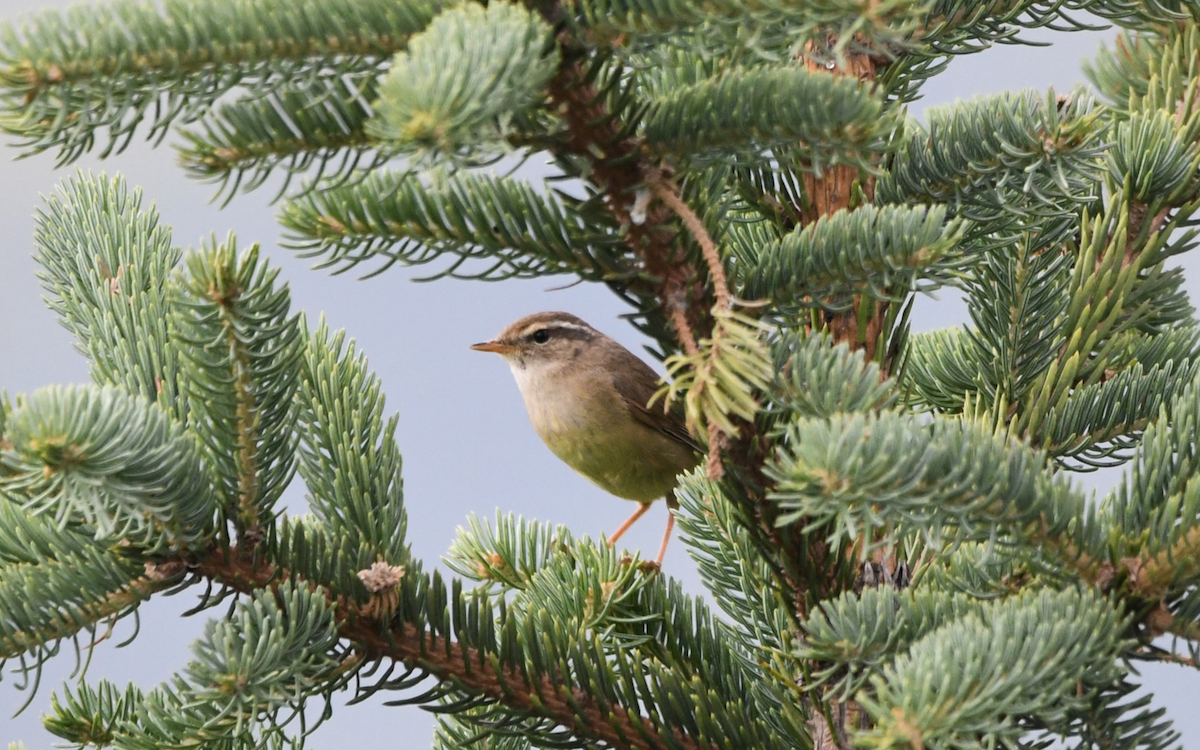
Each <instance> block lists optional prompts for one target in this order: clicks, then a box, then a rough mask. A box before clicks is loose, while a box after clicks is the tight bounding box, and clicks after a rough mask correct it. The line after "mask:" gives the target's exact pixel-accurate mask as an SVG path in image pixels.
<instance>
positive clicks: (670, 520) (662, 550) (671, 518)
mask: <svg viewBox="0 0 1200 750" xmlns="http://www.w3.org/2000/svg"><path fill="white" fill-rule="evenodd" d="M673 528H675V514H674V513H672V512H671V509H670V508H667V532H666V533H665V534H663V541H662V546H661V547H659V548H658V559H656V560H655V561H654V564H655V565H657V566H658V567H660V568H661V567H662V561H663V556H664V555H666V554H667V542H669V541H671V529H673Z"/></svg>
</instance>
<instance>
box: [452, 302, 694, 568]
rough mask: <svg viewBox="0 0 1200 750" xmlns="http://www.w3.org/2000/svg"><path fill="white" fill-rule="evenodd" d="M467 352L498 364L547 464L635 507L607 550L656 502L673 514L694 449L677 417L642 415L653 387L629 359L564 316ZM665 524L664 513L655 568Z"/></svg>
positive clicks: (645, 370) (649, 411)
mask: <svg viewBox="0 0 1200 750" xmlns="http://www.w3.org/2000/svg"><path fill="white" fill-rule="evenodd" d="M471 348H472V349H474V350H476V351H481V352H495V353H496V354H499V355H500V356H502V357H504V358H505V359H506V360H508V364H509V367H511V368H512V372H513V375H514V376H515V377H516V379H517V387H519V388H520V389H521V395H522V396H524V397H525V409H526V411H528V412H529V420H530V421H531V422H533V428H534V429H535V430H537V434H538V435H540V436H541V438H542V440H543V441H544V442H545V443H546V445H547V446H548V447H549V448H550V450H551V451H552V452H553V453H554V455H556V456H558V457H559V458H560V459H562V460H563V461H564V462H565V463H566V464H567V465H568V466H570V467H571V468H572V469H574V470H575V471H577V472H579V473H580V474H582V475H584V476H585V477H587V478H588V479H590V480H592V482H594V483H595V484H597V485H599V486H600V487H601V488H602V489H604V490H607V491H608V492H611V493H612V494H614V495H616V496H617V497H620V498H624V499H626V500H633V501H634V502H636V503H638V504H639V506H640V507H639V508H638V509H637V510H636V511H635V512H634V514H633V515H632V516H630V517H629V518H628V520H626V521H625V523H623V524H621V526H620V528H618V529H617V530H616V531H615V532H613V535H612V536H611V537H610V538H609V540H608V545H609V546H610V547H611V546H612V545H613V544H615V543H616V541H617V540H618V539H620V538H621V535H622V534H624V533H625V531H626V530H627V529H628V528H629V527H630V526H632V525H633V523H634V521H636V520H638V519H639V518H641V517H642V514H644V513H645V512H646V511H647V510H649V508H650V504H651V503H652V502H654V501H655V500H657V499H658V498H660V497H661V498H665V499H666V501H667V507H668V508H674V507H676V502H675V499H674V497H673V496H672V494H671V491H672V490H674V489H675V477H676V475H677V474H679V473H681V472H684V471H687V470H688V469H690V468H692V467H693V466H695V465H696V464H697V463H699V460H700V457H699V455H698V454H700V453H702V452H703V449H702V448H701V447H700V446H699V445H697V444H696V441H694V440H692V438H691V436H690V435H689V434H688V431H687V428H686V427H685V425H684V421H683V416H682V415H681V414H679V413H678V412H676V411H666V412H664V411H663V409H662V408H661V407H658V408H651V407H650V406H649V402H650V399H651V397H653V396H654V392H655V390H656V386H657V383H658V379H659V378H658V375H657V374H656V373H655V372H654V370H652V369H650V366H649V365H647V364H646V363H645V362H643V361H642V360H641V359H639V358H638V357H637V356H636V355H635V354H633V353H632V352H630V351H629V350H628V349H626V348H625V347H623V346H621V345H620V344H618V343H617V342H616V341H614V340H612V339H610V338H609V337H608V336H605V335H604V334H603V333H600V332H599V331H597V330H596V329H595V328H592V327H591V326H590V325H588V324H587V323H584V322H583V321H582V320H580V319H579V318H577V317H575V316H574V315H569V314H568V313H564V312H542V313H535V314H533V315H529V316H526V317H524V318H521V319H520V320H518V321H517V322H516V323H513V324H512V325H510V326H509V327H507V328H505V329H504V330H503V331H501V332H500V335H499V336H497V337H496V338H495V339H493V340H492V341H487V342H485V343H482V344H475V345H474V346H472V347H471ZM674 524H675V517H674V516H673V515H670V513H669V511H668V517H667V531H666V533H665V534H663V541H662V546H661V547H660V548H659V550H658V558H657V560H656V561H655V562H656V563H657V564H659V565H661V564H662V559H663V555H665V554H666V551H667V542H668V541H669V540H670V538H671V528H672V527H673V526H674Z"/></svg>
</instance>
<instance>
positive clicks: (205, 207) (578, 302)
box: [0, 0, 1200, 750]
mask: <svg viewBox="0 0 1200 750" xmlns="http://www.w3.org/2000/svg"><path fill="white" fill-rule="evenodd" d="M49 4H51V3H45V2H27V1H24V0H0V16H4V17H9V16H12V15H15V14H17V13H20V12H23V11H26V10H29V9H32V8H37V7H42V6H45V5H49ZM54 4H55V5H65V3H54ZM1111 35H1112V33H1111V32H1100V33H1086V34H1074V35H1065V34H1054V35H1050V34H1039V35H1038V38H1041V39H1054V40H1055V41H1056V42H1057V44H1056V45H1055V46H1053V47H1048V48H1046V47H1043V48H1037V47H1024V46H1019V47H1013V46H1005V47H999V48H996V49H993V50H989V51H987V52H985V53H980V54H976V55H973V56H970V57H966V58H962V59H959V60H956V61H955V62H954V63H952V64H951V66H950V69H949V70H948V71H947V72H946V73H945V74H943V75H941V76H939V77H938V78H937V79H936V80H935V81H933V82H931V83H930V84H929V85H927V87H926V89H925V94H926V96H925V99H923V100H921V101H920V102H918V103H917V104H916V105H914V107H913V111H914V113H918V114H919V112H920V111H921V110H922V109H923V108H924V107H925V106H928V105H932V104H940V103H945V102H950V101H953V100H955V99H956V98H966V97H971V96H974V95H978V94H987V93H995V92H998V91H1002V90H1005V89H1013V88H1022V87H1034V88H1037V89H1039V90H1045V88H1046V87H1047V86H1050V85H1053V86H1054V87H1055V88H1056V89H1058V90H1060V91H1066V90H1069V89H1070V88H1071V87H1073V86H1074V85H1076V84H1078V83H1081V82H1082V81H1083V79H1082V76H1081V74H1080V72H1079V63H1080V60H1081V59H1082V58H1083V57H1084V56H1087V55H1089V54H1090V53H1091V52H1092V50H1094V49H1095V48H1096V46H1097V45H1098V44H1099V43H1100V41H1101V40H1103V39H1105V38H1109V37H1111ZM15 153H16V152H15V151H13V150H11V149H6V150H5V151H4V152H0V231H2V237H3V243H2V244H0V388H4V389H7V390H8V392H9V393H18V392H25V391H31V390H33V389H34V388H37V387H38V386H41V385H45V384H49V383H72V382H83V381H86V379H87V368H86V365H85V363H84V361H83V358H82V357H81V356H80V355H78V354H77V353H76V352H75V351H74V350H73V349H72V348H71V340H70V337H69V336H68V335H67V334H66V332H65V331H63V330H62V329H61V328H60V327H59V326H58V325H57V323H56V322H55V320H54V317H53V316H52V315H51V314H50V312H49V311H48V310H47V309H46V308H45V306H44V305H43V304H42V303H41V301H40V294H41V291H40V288H39V287H38V285H37V283H36V281H35V279H34V271H35V266H34V264H33V262H32V261H31V259H30V253H31V250H32V242H31V237H32V233H33V219H32V216H33V212H34V209H35V207H36V206H38V205H39V198H38V196H39V194H48V193H50V192H51V191H53V190H54V186H55V184H56V183H57V182H58V181H59V180H61V179H62V178H64V177H65V176H67V175H69V174H71V172H72V171H73V170H74V169H75V168H76V167H71V168H69V169H63V170H55V169H54V167H53V159H52V158H51V156H49V155H41V156H38V157H34V158H30V159H26V160H22V161H10V160H9V158H10V157H11V156H14V155H15ZM77 167H78V168H80V169H85V170H89V169H90V170H94V171H101V170H105V171H108V172H109V173H112V172H117V171H119V172H121V173H122V174H124V175H125V177H126V178H127V180H128V181H129V182H130V184H132V185H140V186H142V187H143V189H144V191H145V195H146V197H147V198H148V199H149V200H153V201H154V202H155V203H156V204H157V206H158V209H159V211H160V212H161V214H162V217H163V220H164V221H165V222H166V223H168V224H170V225H171V226H172V227H173V228H174V237H175V242H176V244H178V245H182V246H184V247H188V246H193V245H196V244H197V243H198V242H199V241H200V239H201V238H203V237H207V236H209V234H210V233H212V232H215V233H216V234H217V236H218V237H222V238H223V237H224V236H225V233H226V232H227V231H229V230H231V229H232V230H234V231H235V232H236V233H237V236H238V240H239V245H249V244H250V243H251V242H260V243H261V244H262V246H263V249H264V251H265V252H266V254H267V256H268V257H269V258H270V259H271V262H272V264H274V265H276V266H278V267H279V268H281V269H282V273H281V277H282V278H283V279H284V280H286V281H287V283H288V284H289V286H290V288H291V291H292V300H293V307H294V309H300V310H305V311H307V312H308V313H309V314H310V315H312V316H314V317H315V315H316V314H317V313H319V312H322V311H324V312H325V314H326V315H327V317H328V319H329V321H330V323H331V325H332V326H333V327H335V328H342V327H344V328H346V329H347V330H348V331H349V333H350V335H351V336H353V337H355V338H356V339H357V341H358V343H359V346H360V347H361V349H362V350H363V351H365V352H366V354H367V355H368V356H369V357H370V361H371V365H372V366H373V368H374V369H375V371H376V372H377V373H378V374H379V376H380V378H381V379H382V381H383V385H384V389H385V391H386V393H387V394H388V395H389V397H390V400H389V402H388V405H389V411H392V412H398V413H399V414H400V429H399V441H400V447H401V450H402V451H403V453H404V476H405V498H406V503H407V507H408V512H409V519H410V521H409V537H410V539H411V541H412V543H413V548H414V552H415V554H417V555H418V556H420V557H421V558H423V559H424V560H425V561H426V564H427V565H430V566H432V565H433V564H435V563H436V562H437V561H438V559H439V557H440V555H441V554H443V553H444V552H445V550H446V549H447V547H448V546H449V544H450V542H451V540H452V539H453V538H454V535H455V528H456V527H457V526H458V525H459V524H461V523H462V522H463V519H464V518H465V517H466V515H467V514H468V513H470V512H476V513H479V514H481V515H491V514H492V513H493V512H494V511H495V509H496V508H500V509H502V510H504V511H506V512H507V511H514V512H517V513H520V514H523V515H525V516H527V517H536V518H538V519H543V520H553V521H555V522H561V523H566V524H567V525H569V526H570V528H571V529H572V531H573V532H574V533H575V534H577V535H583V534H591V535H593V536H595V535H597V534H599V533H600V532H601V531H605V532H611V531H612V530H613V529H614V528H615V527H616V526H617V525H618V524H619V523H620V522H621V521H622V520H623V519H624V518H625V516H626V515H627V514H628V513H629V511H630V510H631V507H630V504H629V503H626V502H623V501H620V500H617V499H615V498H612V497H610V496H608V495H606V494H605V493H604V492H602V491H601V490H599V489H597V488H595V487H593V486H592V485H591V484H589V483H588V482H586V481H585V480H583V479H581V478H580V477H579V476H578V475H576V474H574V473H573V472H572V471H571V470H570V469H568V468H567V467H566V466H565V465H563V464H562V463H560V462H559V461H557V460H556V459H555V458H554V457H553V456H552V455H551V454H550V453H549V451H548V450H547V449H546V448H545V447H544V446H543V445H542V443H541V441H540V440H539V439H538V438H537V436H536V435H535V434H534V432H533V430H532V428H531V427H530V426H529V422H528V419H527V418H526V416H525V411H524V407H523V404H522V402H521V399H520V396H519V394H518V393H517V389H516V386H515V384H514V383H513V382H512V377H511V375H510V374H509V372H508V368H507V367H506V366H505V365H504V363H503V362H502V361H501V360H500V359H499V358H498V357H495V356H491V355H485V354H480V353H476V352H472V351H470V350H468V349H467V346H468V345H469V344H472V343H474V342H477V341H481V340H484V339H487V338H490V337H491V336H492V335H493V334H494V333H496V332H497V331H499V330H500V329H501V328H502V327H504V326H505V325H506V324H508V323H509V322H511V321H513V320H515V319H516V318H518V317H520V316H521V315H525V314H527V313H530V312H535V311H538V310H547V309H561V310H567V311H570V312H573V313H575V314H577V315H579V316H581V317H583V318H584V319H586V320H588V321H589V322H591V323H592V324H593V325H595V326H597V327H598V328H601V329H602V330H604V331H606V332H607V333H609V334H611V335H613V336H615V337H616V338H618V339H619V340H621V341H622V342H623V343H625V344H626V345H627V346H629V347H630V348H631V349H634V350H635V351H640V346H641V343H642V342H641V341H640V339H639V336H638V334H637V333H636V331H634V330H633V329H632V328H630V327H629V326H628V325H626V324H625V323H623V322H622V321H620V320H618V319H617V316H618V315H619V314H621V313H622V312H624V311H625V310H624V308H623V306H622V304H621V303H620V301H619V300H618V299H617V298H616V297H615V296H613V295H612V294H611V293H609V292H608V291H606V290H605V289H603V288H601V287H598V286H592V285H580V286H575V287H571V288H569V289H565V290H560V291H548V289H550V288H551V287H555V286H558V285H560V284H562V283H563V280H559V279H548V280H542V281H526V282H505V283H503V284H489V283H483V282H468V281H453V280H448V281H439V282H435V283H432V284H415V283H410V281H409V280H410V279H411V278H413V277H415V276H420V275H421V273H422V271H421V269H417V270H416V272H411V271H408V270H405V269H399V268H397V269H393V270H391V271H389V272H387V273H386V274H384V275H382V276H380V277H377V278H375V279H371V280H368V281H358V280H356V279H355V278H354V277H353V276H349V275H344V276H330V275H328V273H326V272H323V271H312V270H309V262H307V261H304V260H300V259H297V258H295V257H294V256H293V255H292V254H291V253H290V252H288V251H287V250H285V249H282V248H280V247H279V231H278V228H277V226H276V224H275V222H274V208H273V207H272V206H270V205H269V204H268V201H269V200H270V197H271V196H272V195H273V191H271V190H269V189H263V190H261V191H258V192H255V193H251V194H249V195H242V196H239V197H237V198H235V199H234V201H233V202H232V203H231V204H230V205H229V206H228V207H227V208H225V209H224V210H221V209H219V208H218V207H217V206H215V205H210V204H209V203H208V201H209V199H210V198H211V196H212V194H213V187H212V186H210V185H205V184H200V183H197V182H194V181H190V180H188V179H187V178H185V177H184V175H183V173H182V171H181V170H180V169H179V168H178V167H177V165H176V164H175V158H174V153H173V151H172V150H171V149H169V148H166V147H163V148H159V149H157V150H151V149H150V148H149V147H148V146H147V145H146V144H144V143H142V142H140V141H139V142H137V143H135V144H134V145H133V146H131V147H130V149H129V150H128V151H127V152H125V153H124V154H122V155H120V156H116V157H113V158H111V159H109V160H107V161H105V162H99V161H97V160H96V159H94V158H90V157H88V158H84V159H82V160H81V161H80V163H79V164H78V165H77ZM1185 263H1186V264H1187V265H1189V266H1190V267H1191V269H1193V270H1192V272H1191V279H1190V285H1189V288H1190V289H1191V293H1192V296H1193V298H1196V297H1198V296H1200V284H1198V283H1197V279H1200V263H1198V262H1197V260H1196V258H1195V257H1191V258H1186V259H1185ZM964 319H965V309H964V307H963V305H962V304H961V302H959V301H958V300H957V299H954V298H944V299H942V300H941V301H937V300H932V299H922V300H920V301H919V302H918V307H917V313H916V317H915V325H916V326H917V328H918V329H919V330H928V329H930V328H934V327H939V326H947V325H958V324H960V323H961V322H962V321H963V320H964ZM1113 476H1114V475H1113V474H1110V475H1108V476H1105V477H1095V478H1094V480H1096V481H1097V483H1098V486H1102V487H1104V488H1106V487H1107V486H1109V484H1110V483H1111V482H1112V481H1113ZM298 484H299V482H296V485H294V486H293V487H292V488H291V489H290V490H289V493H288V495H287V496H286V501H287V503H288V506H289V507H290V508H292V509H294V510H295V512H303V506H304V501H303V493H302V491H301V490H299V488H298ZM665 519H666V516H665V510H664V509H663V508H662V507H661V505H659V506H656V507H655V508H654V509H653V510H652V511H651V512H650V513H649V514H647V516H646V517H645V518H644V519H643V520H642V521H641V522H640V523H639V524H638V525H637V526H635V527H634V528H633V530H632V531H631V532H630V533H629V534H628V535H627V536H626V537H625V540H624V541H625V543H626V544H627V545H628V546H629V548H630V549H641V550H642V551H643V552H644V554H645V555H647V556H648V555H653V554H654V552H655V551H656V550H657V544H658V541H659V539H660V535H661V533H662V525H663V523H665ZM665 568H666V571H667V572H668V573H669V574H671V575H673V576H676V577H679V578H681V579H683V580H684V582H685V585H686V587H687V588H688V590H690V591H691V592H693V593H702V591H703V588H702V586H701V585H700V583H699V579H698V576H697V575H696V572H695V566H694V565H693V564H692V562H691V560H690V559H689V558H688V557H687V554H686V552H685V548H684V546H683V545H682V544H681V543H679V542H678V540H676V541H675V542H673V543H672V546H671V549H670V550H669V552H668V554H667V559H666V562H665ZM195 599H196V594H195V592H192V591H186V592H184V593H183V594H181V595H178V596H176V597H173V598H169V599H161V598H160V599H156V600H154V601H151V602H150V603H148V604H146V605H144V606H143V607H142V628H141V634H140V635H139V637H138V640H137V641H136V642H135V644H134V645H133V646H132V647H129V648H124V649H116V648H114V647H113V642H112V641H110V642H108V643H105V644H102V645H101V646H99V647H98V648H97V649H96V653H95V655H94V657H93V659H92V663H91V666H90V669H89V673H88V676H89V678H90V679H92V680H96V679H99V678H102V677H103V678H107V679H109V680H113V681H115V682H117V683H119V684H123V683H124V682H126V681H134V682H136V683H138V684H139V685H140V686H142V687H143V688H147V689H148V688H151V687H153V685H154V684H156V683H157V682H159V681H161V680H163V679H166V678H167V677H168V676H169V675H171V674H172V673H174V672H175V671H176V670H178V669H180V668H182V667H183V666H184V665H185V664H186V663H187V661H188V658H189V652H188V650H187V649H188V644H189V643H190V642H191V641H192V640H193V639H194V638H195V637H197V636H198V634H199V633H200V631H201V628H202V627H203V624H204V622H205V617H204V616H197V617H191V618H187V619H183V618H180V617H179V614H180V613H181V612H183V611H184V610H186V609H188V608H190V607H191V606H192V605H193V604H194V603H195ZM122 627H123V628H124V629H119V631H118V634H119V635H120V634H122V633H124V634H125V635H128V632H129V630H128V627H129V626H128V625H124V626H122ZM114 640H116V641H119V640H121V638H116V639H114ZM68 652H70V648H69V647H68V648H66V649H64V655H63V656H62V657H60V658H59V659H57V660H56V661H55V662H53V663H52V664H51V665H49V666H48V667H47V669H46V671H45V674H44V676H43V681H42V687H41V690H40V691H39V693H38V695H37V696H36V698H35V699H34V702H33V705H32V706H31V707H30V708H29V709H27V710H26V711H25V712H24V713H23V714H21V715H20V716H18V717H16V718H10V717H11V715H12V713H13V712H14V711H15V710H16V709H17V707H18V706H20V704H21V703H22V702H23V701H24V700H25V698H26V694H25V693H22V692H18V691H17V690H16V689H15V687H14V686H15V685H16V681H15V680H14V679H13V678H12V676H11V675H10V676H7V677H6V679H5V680H4V682H0V746H3V745H4V744H5V743H7V742H8V741H10V740H16V739H21V740H24V741H25V742H26V744H27V745H28V747H29V748H30V750H35V749H38V748H49V747H51V746H52V745H53V744H54V742H55V739H54V738H53V737H52V736H51V735H49V734H48V733H47V732H45V731H44V730H43V729H42V727H41V724H40V721H39V720H38V716H39V714H40V713H42V712H43V711H46V710H48V707H49V696H50V691H51V690H52V689H55V688H57V687H58V686H59V685H61V684H62V682H63V680H65V679H68V674H69V672H70V670H71V668H72V666H73V656H72V655H71V654H70V653H68ZM1143 674H1144V675H1145V677H1146V681H1147V683H1148V684H1149V685H1150V687H1151V688H1152V689H1153V690H1154V691H1155V692H1156V693H1157V694H1158V701H1159V704H1160V705H1163V706H1166V707H1167V708H1168V710H1169V712H1170V714H1171V716H1172V717H1173V718H1174V719H1175V720H1176V722H1177V725H1178V726H1179V727H1180V729H1181V730H1182V731H1183V732H1184V744H1185V745H1191V746H1200V717H1198V716H1197V714H1196V712H1195V711H1194V708H1193V706H1194V703H1195V696H1196V695H1198V694H1200V673H1197V672H1195V671H1185V670H1183V669H1182V668H1179V667H1168V666H1158V665H1156V666H1154V667H1147V668H1143ZM387 699H388V696H384V695H380V696H377V697H376V698H375V699H373V700H372V701H369V702H368V703H366V704H364V705H359V706H353V707H342V706H341V703H342V702H343V701H344V700H345V697H344V696H343V697H339V698H338V699H337V700H336V704H337V705H336V707H335V713H334V716H333V718H332V719H331V720H330V721H329V722H328V723H326V724H325V725H324V726H322V727H321V728H320V729H318V730H317V731H316V733H315V734H314V735H313V737H312V738H311V741H310V746H311V747H313V748H316V749H317V750H321V749H326V750H340V749H342V748H351V747H372V748H380V749H381V750H386V749H395V750H417V749H419V748H427V747H429V743H430V737H431V732H432V726H433V721H432V718H431V717H430V715H429V714H427V713H425V712H423V711H421V710H419V709H416V708H412V707H404V708H389V707H385V706H383V705H382V704H383V702H384V700H387ZM1189 740H1190V741H1189Z"/></svg>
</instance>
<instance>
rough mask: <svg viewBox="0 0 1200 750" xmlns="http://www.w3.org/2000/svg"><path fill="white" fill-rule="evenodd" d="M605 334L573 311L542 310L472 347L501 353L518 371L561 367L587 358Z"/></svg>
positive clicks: (480, 350)
mask: <svg viewBox="0 0 1200 750" xmlns="http://www.w3.org/2000/svg"><path fill="white" fill-rule="evenodd" d="M602 337H603V334H601V333H600V332H599V331H597V330H596V329H595V328H592V327H591V326H590V325H588V324H587V323H585V322H583V321H582V320H580V319H579V318H577V317H575V316H574V315H571V314H570V313H565V312H541V313H534V314H533V315H527V316H525V317H524V318H521V319H520V320H518V321H517V322H515V323H513V324H512V325H510V326H508V327H507V328H505V329H504V330H503V331H501V332H500V335H498V336H497V337H496V338H494V339H492V340H491V341H485V342H483V343H481V344H475V345H474V346H472V347H471V348H472V349H474V350H475V351H479V352H495V353H496V354H499V355H500V356H502V357H504V358H505V359H507V360H508V362H509V364H510V365H512V367H513V369H514V370H517V369H518V368H519V369H522V370H545V369H558V368H561V367H566V366H569V365H570V364H571V363H574V362H578V361H580V360H581V359H584V358H586V356H587V354H588V352H589V351H591V350H592V349H593V345H594V344H595V343H596V342H597V341H598V340H599V339H601V338H602Z"/></svg>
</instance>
